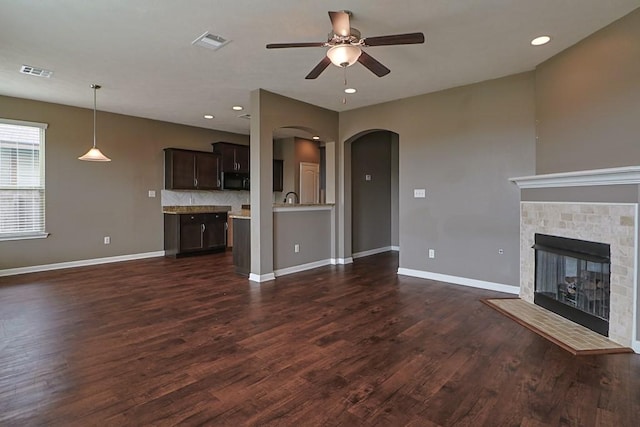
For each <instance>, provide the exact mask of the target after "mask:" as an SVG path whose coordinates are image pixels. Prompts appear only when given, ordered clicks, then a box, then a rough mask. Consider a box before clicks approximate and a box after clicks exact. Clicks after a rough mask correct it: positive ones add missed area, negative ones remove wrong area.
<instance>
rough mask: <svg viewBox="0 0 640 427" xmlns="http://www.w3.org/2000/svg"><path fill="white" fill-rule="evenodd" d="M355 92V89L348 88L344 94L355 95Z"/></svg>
mask: <svg viewBox="0 0 640 427" xmlns="http://www.w3.org/2000/svg"><path fill="white" fill-rule="evenodd" d="M356 92H357V90H355V88H352V87H348V88H346V89H345V90H344V93H356Z"/></svg>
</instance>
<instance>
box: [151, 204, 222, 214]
mask: <svg viewBox="0 0 640 427" xmlns="http://www.w3.org/2000/svg"><path fill="white" fill-rule="evenodd" d="M230 210H231V206H220V205H187V206H163V207H162V213H166V214H174V215H178V214H199V213H218V212H229V211H230Z"/></svg>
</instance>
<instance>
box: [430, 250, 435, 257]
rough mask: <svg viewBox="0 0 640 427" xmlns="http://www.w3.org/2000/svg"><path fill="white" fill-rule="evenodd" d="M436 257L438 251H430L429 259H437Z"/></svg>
mask: <svg viewBox="0 0 640 427" xmlns="http://www.w3.org/2000/svg"><path fill="white" fill-rule="evenodd" d="M435 257H436V250H435V249H429V258H435Z"/></svg>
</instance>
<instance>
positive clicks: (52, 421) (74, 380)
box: [0, 253, 640, 426]
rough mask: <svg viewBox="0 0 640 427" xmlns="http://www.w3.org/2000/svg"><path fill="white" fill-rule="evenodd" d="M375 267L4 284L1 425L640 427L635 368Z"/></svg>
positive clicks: (50, 278)
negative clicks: (261, 276) (574, 351)
mask: <svg viewBox="0 0 640 427" xmlns="http://www.w3.org/2000/svg"><path fill="white" fill-rule="evenodd" d="M397 263H398V260H397V255H395V254H390V253H389V254H380V255H374V256H371V257H367V258H362V259H358V260H357V261H356V263H355V264H353V265H347V266H328V267H323V268H318V269H315V270H311V271H308V272H303V273H298V274H293V275H290V276H284V277H281V278H278V279H277V280H276V281H273V282H267V283H264V284H262V285H259V284H253V283H251V282H248V281H247V280H246V279H244V278H242V277H240V276H236V275H235V274H234V273H233V266H232V265H231V254H230V253H222V254H215V255H207V256H202V257H193V258H185V259H178V260H174V259H165V258H155V259H149V260H141V261H131V262H124V263H118V264H107V265H101V266H94V267H83V268H75V269H67V270H58V271H51V272H45V273H33V274H27V275H22V276H13V277H5V278H0V339H1V341H0V425H2V426H26V425H38V426H41V425H47V426H48V425H63V426H72V425H78V426H89V425H101V426H102V425H114V426H122V425H135V426H141V425H174V424H182V425H260V426H262V425H278V426H280V425H282V426H289V425H292V426H316V425H341V426H353V425H388V426H401V425H412V426H437V425H441V426H453V425H456V426H458V425H459V426H482V425H487V426H542V425H554V426H555V425H563V426H637V425H638V423H639V422H640V356H639V355H634V354H631V355H629V354H618V355H606V356H582V357H575V356H572V355H571V354H569V353H568V352H566V351H564V350H562V349H561V348H559V347H557V346H555V345H554V344H552V343H550V342H548V341H546V340H545V339H543V338H541V337H539V336H537V335H536V334H534V333H532V332H530V331H529V330H527V329H525V328H524V327H522V326H520V325H518V324H516V323H515V322H514V321H512V320H510V319H508V318H506V317H505V316H503V315H501V314H499V313H498V312H496V311H494V310H492V309H491V308H489V307H487V306H486V305H484V304H482V303H481V302H480V301H479V300H480V299H481V298H486V297H499V296H501V295H502V294H499V293H495V292H489V291H484V290H479V289H472V288H465V287H460V286H454V285H446V284H442V283H438V282H433V281H428V280H421V279H415V278H409V277H403V276H397V275H396V270H397Z"/></svg>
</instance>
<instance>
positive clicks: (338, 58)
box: [327, 44, 362, 68]
mask: <svg viewBox="0 0 640 427" xmlns="http://www.w3.org/2000/svg"><path fill="white" fill-rule="evenodd" d="M361 54H362V49H360V46H354V45H351V44H341V45H337V46H333V47H331V48H330V49H329V50H328V51H327V58H329V59H330V60H331V63H333V65H336V66H338V67H342V68H346V67H350V66H351V65H353V64H355V63H356V61H357V60H358V58H360V55H361Z"/></svg>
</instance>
